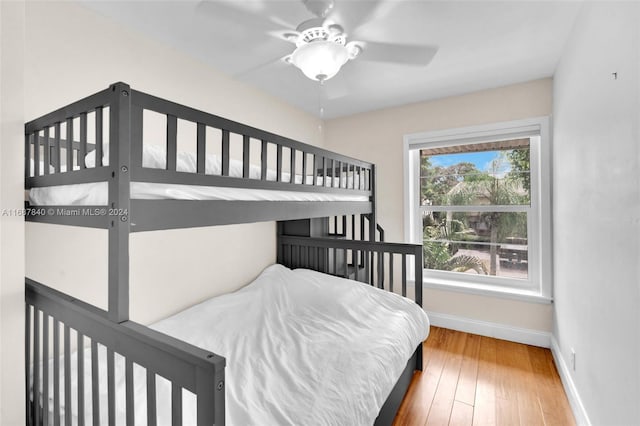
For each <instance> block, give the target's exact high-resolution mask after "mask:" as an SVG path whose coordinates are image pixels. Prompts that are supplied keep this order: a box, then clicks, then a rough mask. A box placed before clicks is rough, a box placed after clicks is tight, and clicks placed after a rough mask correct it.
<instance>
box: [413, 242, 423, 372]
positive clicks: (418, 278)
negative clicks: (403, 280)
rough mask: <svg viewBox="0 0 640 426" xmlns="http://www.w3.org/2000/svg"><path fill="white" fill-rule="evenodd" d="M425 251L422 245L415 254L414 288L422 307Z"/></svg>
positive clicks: (418, 360) (419, 356) (419, 364)
mask: <svg viewBox="0 0 640 426" xmlns="http://www.w3.org/2000/svg"><path fill="white" fill-rule="evenodd" d="M422 256H423V251H422V244H420V245H419V246H417V247H416V251H415V254H414V256H413V259H414V262H415V276H414V286H415V292H416V296H415V301H416V303H417V304H418V305H419V306H420V307H422V269H423V267H424V266H423V265H424V264H423V260H422ZM422 367H423V366H422V345H421V344H420V345H418V349H417V357H416V370H418V371H422Z"/></svg>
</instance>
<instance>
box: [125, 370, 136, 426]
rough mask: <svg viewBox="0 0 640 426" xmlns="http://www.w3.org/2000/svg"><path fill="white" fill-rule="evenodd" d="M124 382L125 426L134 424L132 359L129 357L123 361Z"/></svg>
mask: <svg viewBox="0 0 640 426" xmlns="http://www.w3.org/2000/svg"><path fill="white" fill-rule="evenodd" d="M124 382H125V400H126V404H125V407H126V408H125V411H126V419H127V426H134V424H135V417H134V414H135V407H134V405H133V403H134V401H133V361H131V360H130V359H129V358H127V359H126V361H125V367H124Z"/></svg>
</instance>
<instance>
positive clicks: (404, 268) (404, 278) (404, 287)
mask: <svg viewBox="0 0 640 426" xmlns="http://www.w3.org/2000/svg"><path fill="white" fill-rule="evenodd" d="M402 295H403V296H404V297H407V255H406V254H403V255H402Z"/></svg>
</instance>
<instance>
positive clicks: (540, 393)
mask: <svg viewBox="0 0 640 426" xmlns="http://www.w3.org/2000/svg"><path fill="white" fill-rule="evenodd" d="M574 424H575V421H574V419H573V414H572V412H571V408H570V407H569V402H568V401H567V397H566V395H565V393H564V389H563V387H562V383H561V382H560V377H559V376H558V372H557V370H556V367H555V364H554V362H553V357H552V355H551V352H550V351H549V350H548V349H543V348H538V347H535V346H528V345H522V344H519V343H512V342H507V341H505V340H498V339H493V338H489V337H483V336H478V335H475V334H468V333H462V332H458V331H453V330H448V329H444V328H438V327H431V334H430V335H429V338H428V339H427V340H426V341H425V343H424V370H423V371H422V373H415V375H414V377H413V380H412V382H411V385H410V387H409V390H408V391H407V394H406V396H405V398H404V400H403V401H402V405H401V406H400V410H399V411H398V415H397V417H396V419H395V422H394V425H396V426H398V425H437V426H441V425H508V426H512V425H527V426H528V425H574Z"/></svg>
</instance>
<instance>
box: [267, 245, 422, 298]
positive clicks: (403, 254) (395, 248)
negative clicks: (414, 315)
mask: <svg viewBox="0 0 640 426" xmlns="http://www.w3.org/2000/svg"><path fill="white" fill-rule="evenodd" d="M278 262H279V263H281V264H283V265H285V266H287V267H289V268H308V269H313V270H316V271H320V272H324V273H328V274H331V275H336V276H341V277H344V278H349V279H353V280H356V281H361V282H365V283H368V284H370V285H372V286H375V287H378V288H381V289H385V290H388V291H391V292H398V291H399V293H400V294H402V295H403V296H404V297H408V298H410V299H413V300H414V301H415V302H416V303H417V304H418V305H420V306H422V265H423V263H422V245H420V244H400V243H385V242H376V241H360V240H349V239H338V238H313V237H298V236H289V235H279V236H278ZM410 281H413V290H412V289H410V288H409V289H408V288H407V284H408V282H409V283H410ZM398 282H399V284H400V285H399V288H398V286H396V285H395V284H396V283H398ZM412 293H413V294H412Z"/></svg>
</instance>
